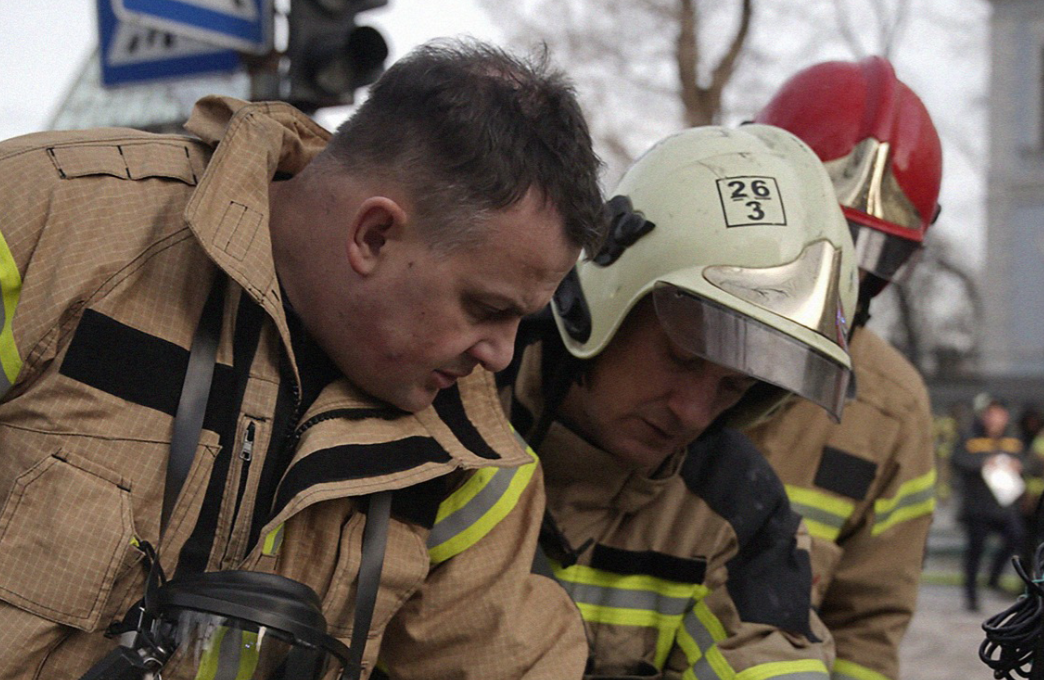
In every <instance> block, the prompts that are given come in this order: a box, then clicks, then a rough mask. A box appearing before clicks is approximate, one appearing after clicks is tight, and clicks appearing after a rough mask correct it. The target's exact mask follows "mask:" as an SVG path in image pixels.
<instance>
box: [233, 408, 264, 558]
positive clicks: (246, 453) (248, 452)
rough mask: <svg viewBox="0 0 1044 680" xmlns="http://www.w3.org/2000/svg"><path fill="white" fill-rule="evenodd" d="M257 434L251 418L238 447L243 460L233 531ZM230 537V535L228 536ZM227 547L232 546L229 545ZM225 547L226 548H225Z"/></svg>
mask: <svg viewBox="0 0 1044 680" xmlns="http://www.w3.org/2000/svg"><path fill="white" fill-rule="evenodd" d="M256 435H257V426H256V425H255V423H254V421H253V420H251V421H250V422H248V423H247V426H246V430H244V431H243V442H242V445H241V446H240V447H239V459H240V460H241V461H243V463H242V465H241V466H240V468H239V491H238V492H237V494H236V505H235V507H234V508H233V509H232V523H231V524H230V525H229V526H230V527H231V531H232V532H234V531H235V527H236V522H238V521H239V509H240V508H241V507H242V505H243V494H244V493H246V486H247V480H248V479H249V478H250V463H251V461H253V460H254V438H255V437H256ZM229 538H230V539H231V536H229ZM228 547H229V548H234V546H232V545H231V541H230V545H229V546H228ZM226 549H227V548H226Z"/></svg>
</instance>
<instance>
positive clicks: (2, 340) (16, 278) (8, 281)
mask: <svg viewBox="0 0 1044 680" xmlns="http://www.w3.org/2000/svg"><path fill="white" fill-rule="evenodd" d="M21 294H22V275H21V274H19V273H18V265H17V264H15V259H14V256H13V255H12V254H11V249H10V248H9V247H8V246H7V241H6V240H5V239H4V236H3V234H0V299H2V300H3V304H4V319H3V324H4V325H3V329H2V330H0V365H2V366H3V369H4V371H3V373H4V378H5V379H6V380H5V382H6V383H7V384H6V385H3V389H2V390H0V394H2V393H3V392H6V391H7V388H9V387H10V386H11V385H13V384H14V382H15V380H16V379H17V378H18V374H19V373H20V372H21V371H22V358H21V357H20V356H18V347H17V346H16V345H15V339H14V331H12V329H11V322H12V320H13V319H14V315H15V310H16V309H17V308H18V298H19V296H21Z"/></svg>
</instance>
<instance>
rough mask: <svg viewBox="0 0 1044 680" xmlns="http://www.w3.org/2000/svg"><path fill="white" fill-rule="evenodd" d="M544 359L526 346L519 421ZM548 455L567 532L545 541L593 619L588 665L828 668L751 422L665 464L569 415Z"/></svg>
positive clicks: (798, 557)
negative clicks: (574, 425) (591, 437)
mask: <svg viewBox="0 0 1044 680" xmlns="http://www.w3.org/2000/svg"><path fill="white" fill-rule="evenodd" d="M539 363H540V346H539V345H536V346H533V347H530V348H529V349H528V350H527V351H526V353H525V355H524V360H523V362H522V364H521V369H520V373H519V377H518V378H517V380H516V381H515V384H514V392H513V394H512V395H511V398H512V400H513V403H512V404H511V408H512V411H511V413H512V420H513V422H514V423H515V426H516V428H517V429H518V430H519V432H524V431H527V430H528V429H529V424H531V423H532V422H533V419H534V418H536V417H537V414H539V412H540V410H541V409H542V407H543V406H542V404H543V397H542V396H541V389H540V370H539ZM538 454H539V456H540V459H541V462H542V464H543V465H544V471H545V476H546V487H547V496H548V510H549V515H550V517H551V518H552V520H553V522H554V524H555V526H556V527H557V530H558V531H559V532H560V535H559V536H557V537H555V536H549V535H547V534H546V533H545V535H544V537H543V538H542V540H541V542H542V545H543V547H544V550H545V552H546V554H547V556H548V558H549V562H550V567H551V570H552V572H553V573H554V575H555V576H556V578H558V579H559V581H560V582H561V583H562V585H563V586H564V587H565V588H566V590H567V591H569V593H570V595H571V596H572V597H573V599H574V600H575V601H576V603H577V605H578V606H579V608H580V611H581V614H582V615H583V617H584V620H585V622H586V624H587V633H588V640H589V644H590V645H591V661H590V662H589V667H588V675H587V676H586V677H588V678H614V679H617V678H639V677H641V678H693V677H695V678H699V679H700V680H715V679H718V680H727V679H729V678H736V677H739V678H761V679H763V680H768V679H770V678H771V679H778V680H783V679H788V680H791V679H797V678H800V679H801V680H815V679H816V678H823V679H824V680H826V678H827V676H828V670H827V669H828V668H829V665H830V663H831V662H832V661H833V645H832V643H831V641H830V638H829V634H828V633H827V631H826V628H825V627H824V626H823V624H822V623H821V622H820V621H819V620H818V619H817V618H816V616H815V614H814V613H813V612H812V610H811V570H810V567H809V556H808V548H809V544H810V541H809V537H808V534H807V532H806V531H805V530H804V527H803V526H802V525H801V523H800V518H799V517H798V516H797V515H796V514H795V513H793V512H792V511H791V510H790V509H789V507H788V505H787V499H786V495H785V493H784V491H783V487H782V484H780V482H779V480H778V478H777V477H776V475H775V474H774V473H773V472H772V469H771V468H770V467H769V465H768V464H767V463H766V462H765V461H764V459H763V458H762V457H761V455H760V454H759V453H758V452H757V451H756V450H755V449H754V448H753V446H751V445H750V443H749V441H747V440H746V438H745V437H743V435H741V434H740V433H738V432H735V431H729V430H726V431H722V432H720V433H718V434H716V435H714V436H709V437H707V438H706V440H701V443H700V444H698V445H694V446H692V447H690V448H689V450H688V451H681V452H679V453H678V454H677V455H675V456H673V457H672V458H671V459H670V460H669V461H668V462H667V463H666V464H665V465H664V469H663V470H661V471H660V472H659V473H658V474H656V475H655V476H649V475H646V474H643V473H641V472H638V471H636V470H633V469H629V468H627V467H625V466H623V465H621V464H620V463H619V462H617V460H616V459H615V458H614V457H613V456H612V455H610V454H609V453H607V452H605V451H603V450H601V449H599V448H597V447H595V446H593V445H592V444H590V443H588V442H587V441H585V440H584V439H582V438H581V437H580V436H578V435H577V434H575V433H574V432H573V431H571V430H570V429H569V428H568V427H566V426H565V425H563V424H562V423H560V422H555V423H554V424H552V425H551V428H550V430H549V432H548V435H547V437H546V439H545V440H544V441H543V443H542V444H541V445H540V447H539V450H538ZM498 474H500V473H498Z"/></svg>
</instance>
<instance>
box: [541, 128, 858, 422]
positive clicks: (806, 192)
mask: <svg viewBox="0 0 1044 680" xmlns="http://www.w3.org/2000/svg"><path fill="white" fill-rule="evenodd" d="M615 194H616V195H615V197H614V198H613V199H611V200H610V201H609V208H610V210H611V212H612V213H613V217H612V218H613V228H612V231H611V234H610V237H609V240H608V242H607V244H606V245H605V247H603V249H602V250H601V252H600V253H599V254H598V256H597V257H595V258H593V259H592V260H588V261H582V262H580V263H579V264H577V266H576V268H575V269H574V270H573V272H571V273H570V275H569V276H568V277H567V278H566V281H565V282H564V283H563V285H562V286H561V287H560V288H559V290H558V292H557V293H556V294H555V298H554V300H553V305H552V307H553V310H554V315H555V321H556V323H557V325H558V329H559V332H560V334H561V336H562V338H563V341H564V343H565V345H566V348H567V349H568V351H569V352H570V353H571V354H572V355H573V356H575V357H578V358H580V359H589V358H592V357H594V356H596V355H598V354H599V353H600V352H601V351H602V350H603V349H604V348H605V347H606V346H607V345H608V344H609V342H610V341H611V340H612V338H613V336H614V335H615V333H616V330H617V329H618V328H619V327H620V324H621V323H622V322H623V320H624V318H625V317H626V316H627V314H628V313H629V312H630V310H631V309H632V308H633V307H634V305H635V304H636V303H637V302H638V301H639V300H641V299H642V298H643V297H645V296H646V295H652V296H653V300H654V306H655V308H656V312H657V315H658V317H659V319H660V322H661V324H662V325H663V328H664V330H665V331H666V332H667V333H668V335H669V336H670V338H671V340H672V341H673V342H674V343H675V344H677V345H678V346H680V347H682V348H684V349H686V350H688V351H690V352H692V353H694V354H696V355H698V356H701V357H703V358H705V359H707V360H708V361H711V362H713V363H716V364H720V365H722V366H726V367H728V368H731V369H733V370H737V371H741V372H743V373H745V374H747V375H750V376H753V377H755V378H758V379H759V380H761V381H763V383H765V385H762V386H758V387H763V388H764V389H758V387H755V388H753V389H751V390H750V391H749V392H748V395H747V396H746V397H745V398H744V400H743V401H741V402H740V403H739V404H737V406H736V407H734V409H733V411H731V412H730V413H729V415H728V420H729V421H730V422H732V423H733V424H736V425H739V424H744V423H748V422H752V421H754V420H756V419H758V418H760V417H762V416H763V415H765V414H766V413H767V412H769V411H771V410H772V409H773V408H774V407H775V406H776V405H777V404H778V403H779V402H780V401H781V400H782V399H783V398H784V397H785V396H786V395H787V394H788V393H795V394H798V395H800V396H803V397H806V398H808V399H810V400H812V401H813V402H815V403H817V404H819V405H820V406H822V407H823V408H825V409H826V410H827V411H828V412H830V413H831V414H832V415H833V416H834V417H835V418H839V417H840V413H841V409H842V407H843V404H844V400H845V396H846V391H847V385H848V381H849V379H850V372H851V363H850V361H849V357H848V352H847V333H848V328H847V319H848V318H849V316H850V315H851V314H852V313H853V312H854V310H855V304H856V287H857V285H858V283H857V270H856V266H855V259H854V257H853V247H852V240H851V237H850V235H849V232H848V228H847V226H846V224H845V220H844V217H843V216H842V214H841V210H840V208H839V206H838V203H837V199H836V198H835V197H834V193H833V189H832V187H831V184H830V179H829V178H828V176H827V174H826V171H825V170H824V169H823V166H822V164H821V163H820V162H819V159H818V158H816V155H815V154H814V153H813V152H812V151H811V150H810V149H809V148H808V147H807V146H806V145H805V144H804V143H803V142H801V141H800V140H799V139H797V137H795V136H794V135H792V134H790V133H788V132H786V131H784V130H781V129H779V128H775V127H770V126H765V125H747V126H743V127H741V128H739V129H735V130H734V129H728V128H723V127H716V126H708V127H698V128H692V129H689V130H685V131H684V132H681V133H678V134H675V135H672V136H670V137H667V138H666V139H664V140H662V141H661V142H659V143H658V144H656V145H655V146H654V147H652V148H651V149H650V150H649V151H648V152H646V153H645V154H644V155H643V156H642V157H641V158H639V159H638V160H637V161H635V162H634V164H633V165H632V166H631V167H630V168H629V169H628V170H627V172H626V173H625V175H624V176H623V178H622V179H621V180H620V183H619V185H618V186H617V187H616V190H615Z"/></svg>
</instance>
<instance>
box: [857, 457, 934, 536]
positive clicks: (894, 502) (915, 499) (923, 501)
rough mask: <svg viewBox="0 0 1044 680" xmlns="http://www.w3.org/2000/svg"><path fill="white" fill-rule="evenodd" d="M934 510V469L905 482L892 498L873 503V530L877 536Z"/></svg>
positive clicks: (873, 533) (872, 532)
mask: <svg viewBox="0 0 1044 680" xmlns="http://www.w3.org/2000/svg"><path fill="white" fill-rule="evenodd" d="M933 510H935V469H934V468H933V469H932V470H930V471H929V472H927V473H925V474H923V475H921V476H920V477H915V478H914V479H910V480H907V481H906V482H903V484H902V485H901V486H900V487H899V490H898V491H897V492H896V495H895V496H894V497H893V498H880V499H878V500H876V501H874V515H875V516H876V518H875V520H874V528H873V529H872V530H871V534H872V535H874V536H877V535H878V534H880V533H883V532H884V531H887V530H888V529H890V528H891V527H893V526H895V525H896V524H899V523H900V522H906V521H909V520H911V519H916V518H918V517H923V516H924V515H927V514H930V513H931V512H932V511H933Z"/></svg>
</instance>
